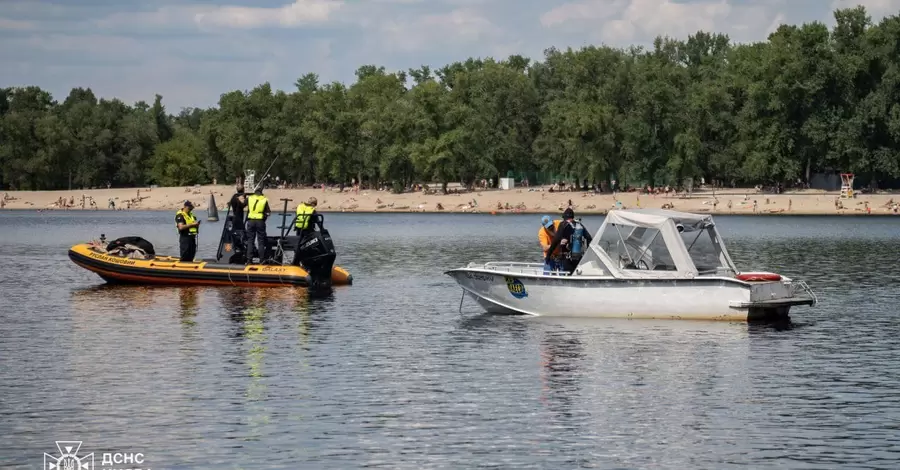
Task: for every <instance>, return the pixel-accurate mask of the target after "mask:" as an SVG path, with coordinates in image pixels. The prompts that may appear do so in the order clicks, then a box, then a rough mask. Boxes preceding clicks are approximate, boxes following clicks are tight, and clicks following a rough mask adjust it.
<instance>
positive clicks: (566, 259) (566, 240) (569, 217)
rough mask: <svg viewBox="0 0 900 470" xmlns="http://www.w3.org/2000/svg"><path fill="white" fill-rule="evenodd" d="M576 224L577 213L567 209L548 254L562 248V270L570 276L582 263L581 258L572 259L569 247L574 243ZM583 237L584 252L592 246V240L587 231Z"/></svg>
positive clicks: (547, 260) (546, 261) (547, 259)
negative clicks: (573, 236)
mask: <svg viewBox="0 0 900 470" xmlns="http://www.w3.org/2000/svg"><path fill="white" fill-rule="evenodd" d="M579 223H581V222H579ZM574 224H575V211H573V210H572V208H571V207H569V208H566V210H565V211H564V212H563V221H562V222H560V224H559V228H557V229H556V235H555V236H554V237H553V241H552V242H551V243H550V248H548V249H547V253H553V250H555V249H556V247H557V246H559V247H561V250H560V251H561V252H562V256H561V258H562V260H561V261H562V263H561V264H562V269H563V271H567V272H568V273H569V274H572V273H573V272H575V268H576V267H577V266H578V262H579V261H580V258H578V259H572V256H571V250H572V247H571V246H569V244H570V243H571V242H572V240H571V239H572V235H573V234H574V233H575V227H574ZM582 236H583V237H584V246H583V247H582V252H583V251H584V250H585V249H586V248H587V246H588V245H590V244H591V241H592V238H591V234H590V233H589V232H588V231H587V229H585V230H584V231H583V232H582ZM549 262H550V259H549V258H545V259H544V264H547V263H549Z"/></svg>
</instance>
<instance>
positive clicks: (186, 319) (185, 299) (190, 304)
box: [178, 287, 199, 327]
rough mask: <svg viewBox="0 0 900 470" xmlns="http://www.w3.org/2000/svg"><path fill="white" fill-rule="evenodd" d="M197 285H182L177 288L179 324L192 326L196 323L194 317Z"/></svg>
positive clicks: (197, 301)
mask: <svg viewBox="0 0 900 470" xmlns="http://www.w3.org/2000/svg"><path fill="white" fill-rule="evenodd" d="M198 290H199V288H197V287H182V288H179V289H178V300H179V311H180V312H181V324H182V325H184V326H186V327H192V326H195V325H196V324H197V322H196V321H194V317H196V316H197V305H198V303H199V300H198Z"/></svg>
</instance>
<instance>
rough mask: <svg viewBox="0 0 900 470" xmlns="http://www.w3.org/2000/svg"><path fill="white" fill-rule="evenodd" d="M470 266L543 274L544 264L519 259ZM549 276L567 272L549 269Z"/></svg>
mask: <svg viewBox="0 0 900 470" xmlns="http://www.w3.org/2000/svg"><path fill="white" fill-rule="evenodd" d="M468 267H470V268H482V269H488V270H491V271H507V272H511V273H519V274H541V275H543V274H544V264H543V263H526V262H519V261H490V262H487V263H484V264H479V263H469V266H468ZM546 275H549V276H568V275H569V273H568V272H565V271H550V272H549V273H548V274H546Z"/></svg>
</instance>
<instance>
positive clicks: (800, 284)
mask: <svg viewBox="0 0 900 470" xmlns="http://www.w3.org/2000/svg"><path fill="white" fill-rule="evenodd" d="M793 282H794V283H796V284H797V286H798V287H800V288H801V289H803V290H804V291H806V293H807V294H809V296H810V297H812V301H813V305H817V304H818V303H819V297H818V296H817V295H816V293H815V292H813V290H812V288H811V287H809V284H807V283H806V281H804V280H800V279H796V280H794V281H793Z"/></svg>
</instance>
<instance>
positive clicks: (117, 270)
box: [69, 244, 353, 288]
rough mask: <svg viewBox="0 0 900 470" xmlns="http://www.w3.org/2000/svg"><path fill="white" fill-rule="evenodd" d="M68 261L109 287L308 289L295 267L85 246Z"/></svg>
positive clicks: (338, 273) (344, 279) (345, 280)
mask: <svg viewBox="0 0 900 470" xmlns="http://www.w3.org/2000/svg"><path fill="white" fill-rule="evenodd" d="M69 259H71V260H72V262H74V263H75V264H76V265H78V266H81V267H82V268H84V269H87V270H88V271H91V272H93V273H95V274H97V275H98V276H100V277H101V278H102V279H103V280H105V281H106V282H108V283H111V284H140V285H148V284H150V285H172V286H183V285H194V286H198V285H202V286H241V287H280V286H299V287H307V288H308V287H309V285H310V283H311V278H310V276H309V273H307V272H306V270H304V269H303V268H301V267H299V266H281V265H276V266H270V265H259V264H251V265H246V266H245V265H233V264H224V263H215V262H212V261H198V262H187V263H185V262H181V261H179V260H178V258H174V257H170V256H156V257H154V258H153V259H149V260H142V259H131V258H123V257H118V256H110V255H107V254H105V253H102V252H99V251H97V250H94V248H93V247H92V246H91V245H89V244H80V245H75V246H73V247H72V248H71V249H70V250H69ZM352 282H353V276H351V275H350V273H348V272H347V271H346V270H344V269H342V268H340V267H337V266H336V267H334V268H333V269H332V273H331V283H330V285H349V284H352ZM330 285H328V286H324V287H330Z"/></svg>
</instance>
